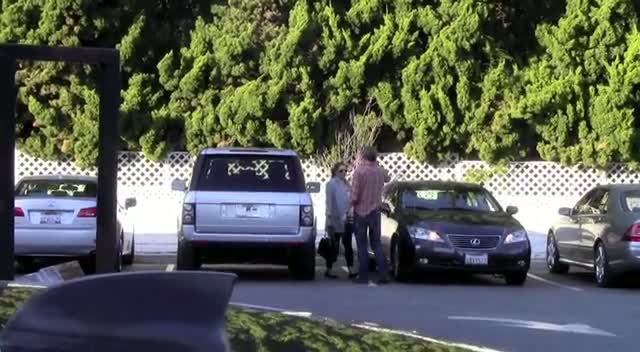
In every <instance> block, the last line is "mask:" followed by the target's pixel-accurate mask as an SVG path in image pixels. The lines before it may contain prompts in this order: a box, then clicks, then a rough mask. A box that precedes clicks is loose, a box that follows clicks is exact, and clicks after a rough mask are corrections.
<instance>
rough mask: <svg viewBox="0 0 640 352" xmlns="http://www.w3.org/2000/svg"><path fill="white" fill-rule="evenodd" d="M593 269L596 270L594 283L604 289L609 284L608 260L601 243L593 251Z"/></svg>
mask: <svg viewBox="0 0 640 352" xmlns="http://www.w3.org/2000/svg"><path fill="white" fill-rule="evenodd" d="M594 267H595V269H596V283H597V284H598V286H601V287H606V286H609V285H610V284H611V277H610V276H611V275H610V273H609V259H608V258H607V252H606V250H605V248H604V245H603V244H602V243H600V244H598V247H597V248H596V250H595V258H594Z"/></svg>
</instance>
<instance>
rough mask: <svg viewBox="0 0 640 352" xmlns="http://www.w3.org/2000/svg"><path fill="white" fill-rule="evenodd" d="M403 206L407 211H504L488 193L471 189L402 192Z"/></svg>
mask: <svg viewBox="0 0 640 352" xmlns="http://www.w3.org/2000/svg"><path fill="white" fill-rule="evenodd" d="M401 204H402V207H403V208H406V209H421V210H467V211H483V212H499V211H502V209H501V208H500V205H499V204H498V202H497V201H496V200H495V199H494V198H493V197H492V196H491V194H490V193H489V192H487V191H484V190H481V189H471V188H446V187H419V188H413V189H405V190H403V191H402V192H401Z"/></svg>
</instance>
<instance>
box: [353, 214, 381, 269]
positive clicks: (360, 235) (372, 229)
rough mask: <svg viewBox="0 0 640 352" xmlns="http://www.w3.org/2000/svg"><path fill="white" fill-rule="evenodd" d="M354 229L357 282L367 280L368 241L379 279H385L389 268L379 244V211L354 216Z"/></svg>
mask: <svg viewBox="0 0 640 352" xmlns="http://www.w3.org/2000/svg"><path fill="white" fill-rule="evenodd" d="M355 227H356V228H355V230H356V231H355V234H356V244H357V245H358V264H359V270H358V280H369V250H368V242H369V241H371V249H372V250H373V252H374V253H375V255H376V264H377V267H378V273H379V274H380V278H386V277H387V275H388V274H389V266H388V264H387V258H386V257H385V255H384V252H383V250H382V244H381V243H380V236H381V234H380V211H379V210H374V211H372V212H371V213H369V214H368V215H365V216H362V215H359V214H355ZM367 230H368V234H369V238H368V240H367Z"/></svg>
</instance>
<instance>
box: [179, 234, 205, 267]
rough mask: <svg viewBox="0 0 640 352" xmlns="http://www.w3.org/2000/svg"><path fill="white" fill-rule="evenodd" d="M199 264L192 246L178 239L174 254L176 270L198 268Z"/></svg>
mask: <svg viewBox="0 0 640 352" xmlns="http://www.w3.org/2000/svg"><path fill="white" fill-rule="evenodd" d="M200 266H201V263H199V261H198V260H197V258H196V253H195V250H194V249H193V246H192V245H191V244H190V243H189V242H187V241H180V242H179V243H178V253H177V254H176V270H198V269H200Z"/></svg>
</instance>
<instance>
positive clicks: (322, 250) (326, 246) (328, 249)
mask: <svg viewBox="0 0 640 352" xmlns="http://www.w3.org/2000/svg"><path fill="white" fill-rule="evenodd" d="M331 253H333V241H331V239H330V238H329V237H327V236H324V237H322V239H321V240H320V243H318V254H319V255H320V256H321V257H322V258H324V259H325V260H328V258H329V257H331Z"/></svg>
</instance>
